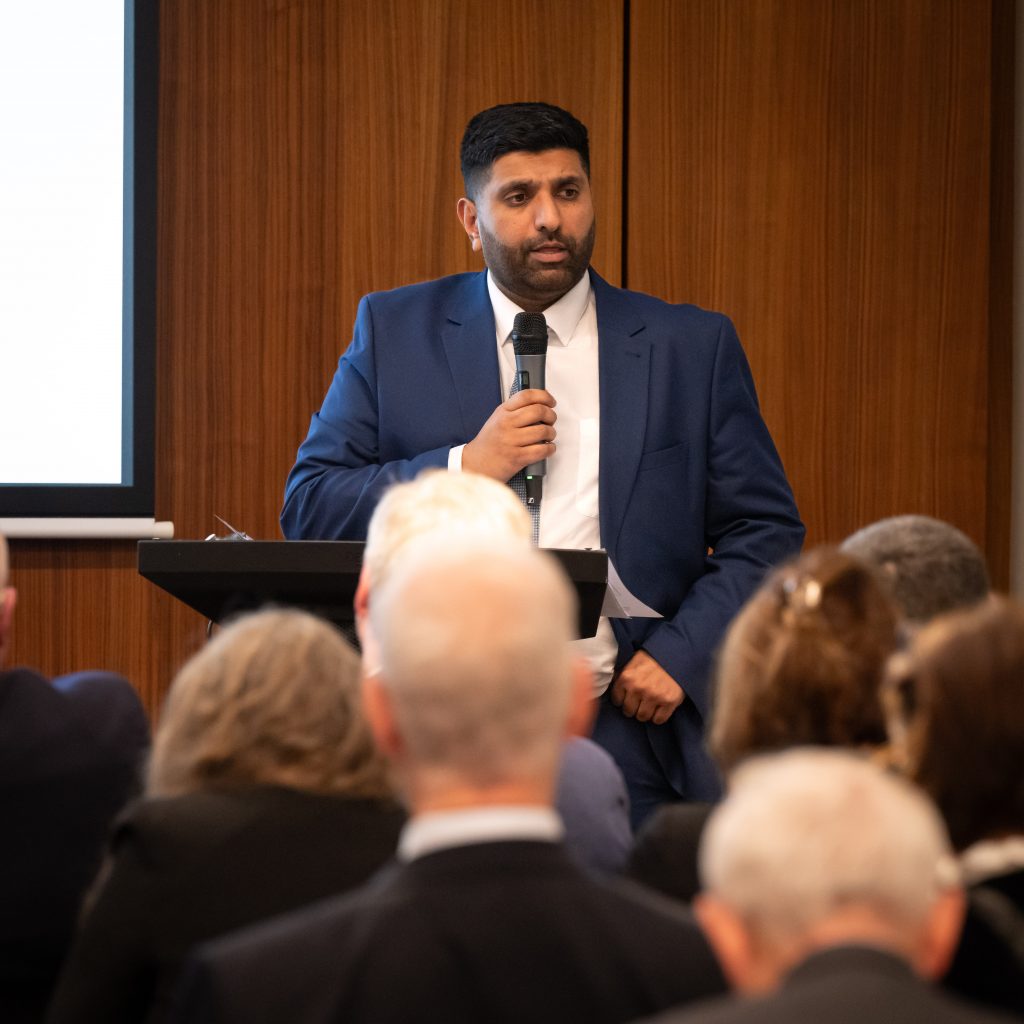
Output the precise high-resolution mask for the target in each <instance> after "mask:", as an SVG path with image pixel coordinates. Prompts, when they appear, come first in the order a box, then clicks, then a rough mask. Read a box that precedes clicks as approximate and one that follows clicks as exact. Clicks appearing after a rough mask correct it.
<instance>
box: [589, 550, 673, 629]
mask: <svg viewBox="0 0 1024 1024" xmlns="http://www.w3.org/2000/svg"><path fill="white" fill-rule="evenodd" d="M601 614H602V615H605V616H607V617H608V618H609V619H660V618H662V615H661V613H660V612H656V611H655V610H654V609H653V608H650V607H648V606H647V605H645V604H644V603H643V601H641V600H640V598H638V597H637V596H636V595H635V594H631V593H630V592H629V589H628V588H627V587H626V584H625V583H623V582H622V578H621V577H620V576H619V574H618V572H617V571H616V569H615V566H614V565H612V560H611V559H610V558H609V559H608V587H607V589H606V590H605V592H604V604H603V605H601Z"/></svg>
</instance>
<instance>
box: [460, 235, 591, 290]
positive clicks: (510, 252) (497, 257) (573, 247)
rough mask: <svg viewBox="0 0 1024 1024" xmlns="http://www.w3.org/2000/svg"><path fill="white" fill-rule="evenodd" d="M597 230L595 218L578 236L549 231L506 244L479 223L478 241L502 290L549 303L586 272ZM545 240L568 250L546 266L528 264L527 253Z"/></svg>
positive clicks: (528, 256)
mask: <svg viewBox="0 0 1024 1024" xmlns="http://www.w3.org/2000/svg"><path fill="white" fill-rule="evenodd" d="M596 230H597V223H596V221H594V222H592V223H591V225H590V230H589V231H588V232H587V233H586V234H585V235H584V236H583V237H582V238H580V239H572V238H568V237H566V236H565V235H563V234H562V233H561V232H560V231H551V232H545V233H544V234H541V235H538V236H537V237H535V238H532V239H530V240H529V241H528V242H525V243H524V244H523V245H521V246H509V245H503V244H502V243H501V242H499V241H498V240H497V238H495V237H494V235H492V234H490V233H489V232H488V231H487V230H486V229H485V228H484V227H483V226H482V225H480V242H481V245H482V246H483V251H484V260H485V261H486V263H487V267H488V269H489V270H490V272H491V273H492V274H493V275H494V279H495V281H496V282H497V284H498V285H499V286H500V287H501V289H502V291H504V292H506V293H507V294H508V295H509V296H510V297H511V298H513V299H516V298H520V299H526V300H528V301H529V302H530V303H531V304H532V303H538V304H545V305H551V303H553V302H556V301H557V300H558V299H560V298H561V297H562V296H563V295H564V294H565V293H566V292H567V291H569V289H570V288H572V287H573V285H575V284H576V282H577V281H579V279H580V278H581V277H582V276H583V275H584V274H585V273H586V271H587V267H589V266H590V257H591V255H592V253H593V251H594V237H595V234H596ZM548 242H557V243H558V244H559V245H562V246H564V247H565V250H566V252H567V253H568V257H567V259H565V260H564V261H563V262H562V263H557V264H553V265H548V266H545V265H542V264H537V263H531V261H530V253H531V252H532V251H533V250H534V249H535V248H537V247H538V246H541V245H544V244H545V243H548Z"/></svg>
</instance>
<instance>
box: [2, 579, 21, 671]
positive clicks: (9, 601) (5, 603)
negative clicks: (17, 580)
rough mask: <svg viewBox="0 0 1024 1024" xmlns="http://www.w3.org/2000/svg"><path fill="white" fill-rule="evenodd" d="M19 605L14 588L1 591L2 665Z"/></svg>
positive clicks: (5, 588)
mask: <svg viewBox="0 0 1024 1024" xmlns="http://www.w3.org/2000/svg"><path fill="white" fill-rule="evenodd" d="M17 603H18V592H17V591H16V590H15V589H14V587H4V588H3V589H2V590H0V663H2V662H3V655H4V651H5V650H6V648H7V642H8V640H9V639H10V635H11V623H13V621H14V606H15V605H16V604H17Z"/></svg>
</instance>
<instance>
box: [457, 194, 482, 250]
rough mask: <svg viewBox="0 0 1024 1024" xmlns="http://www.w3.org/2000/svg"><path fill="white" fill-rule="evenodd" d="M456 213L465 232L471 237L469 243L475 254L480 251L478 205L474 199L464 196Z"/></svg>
mask: <svg viewBox="0 0 1024 1024" xmlns="http://www.w3.org/2000/svg"><path fill="white" fill-rule="evenodd" d="M456 213H457V214H458V216H459V221H460V222H461V224H462V227H463V230H465V232H466V234H467V235H469V241H470V243H471V244H472V246H473V251H474V252H479V251H480V225H479V224H478V223H477V218H476V203H474V202H473V200H472V199H467V198H466V197H465V196H463V197H462V198H461V199H460V200H459V203H458V206H457V207H456Z"/></svg>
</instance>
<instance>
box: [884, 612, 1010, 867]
mask: <svg viewBox="0 0 1024 1024" xmlns="http://www.w3.org/2000/svg"><path fill="white" fill-rule="evenodd" d="M884 696H885V704H886V707H887V710H888V712H889V723H890V731H891V734H892V739H893V746H894V748H895V752H896V753H897V755H900V754H902V757H899V756H898V758H897V759H898V760H899V761H901V762H902V763H903V765H904V767H905V769H906V771H907V773H908V775H909V776H910V778H911V779H913V780H914V781H915V782H917V783H918V784H919V785H920V786H921V787H922V788H923V789H924V790H925V791H926V792H927V793H928V794H929V795H930V796H931V797H932V798H933V799H934V800H935V802H936V804H937V805H938V807H939V810H940V811H941V812H942V814H943V816H944V817H945V819H946V825H947V827H948V828H949V832H950V835H951V837H952V839H953V844H954V845H955V846H956V848H957V849H958V850H963V849H966V848H967V847H968V846H970V845H971V844H973V843H976V842H978V841H979V840H982V839H993V838H1000V837H1003V836H1008V835H1022V834H1024V606H1022V605H1020V604H1019V603H1017V602H1015V601H1011V600H1009V599H1006V598H1000V597H992V598H991V600H990V601H986V602H985V603H984V604H981V605H978V606H977V607H975V608H971V609H967V610H964V611H960V612H953V613H951V614H950V615H947V616H942V617H940V618H938V619H936V620H935V621H934V622H932V623H931V624H929V625H928V626H926V627H924V629H922V630H921V632H920V633H918V634H917V636H916V637H915V638H914V641H913V644H912V645H911V647H910V649H909V651H907V652H906V653H905V654H902V655H900V656H899V657H897V658H894V659H893V661H892V664H891V665H890V669H889V673H888V676H887V678H886V681H885V687H884Z"/></svg>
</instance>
